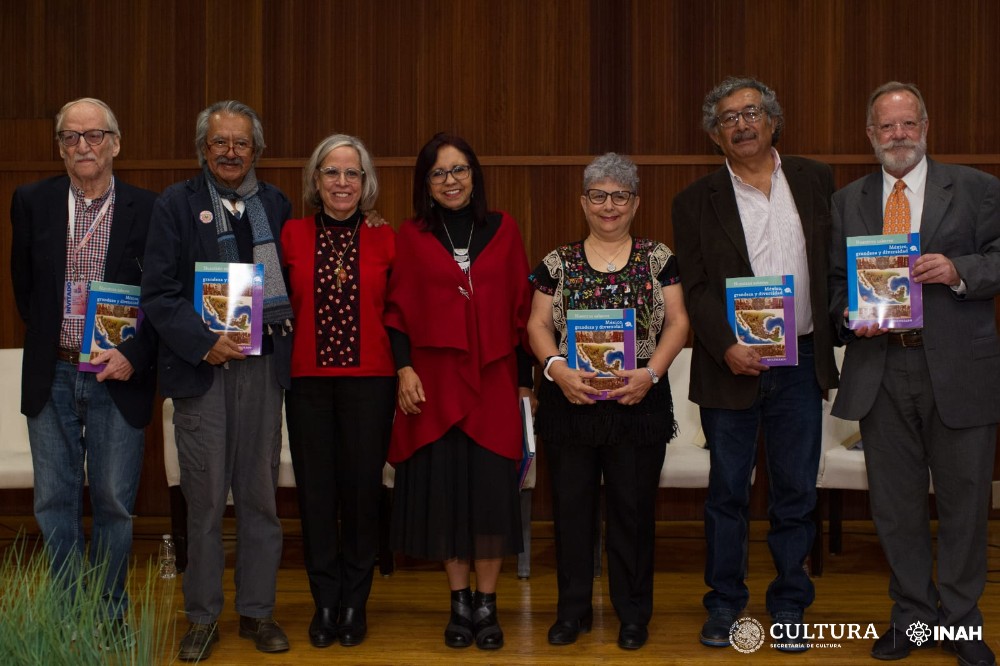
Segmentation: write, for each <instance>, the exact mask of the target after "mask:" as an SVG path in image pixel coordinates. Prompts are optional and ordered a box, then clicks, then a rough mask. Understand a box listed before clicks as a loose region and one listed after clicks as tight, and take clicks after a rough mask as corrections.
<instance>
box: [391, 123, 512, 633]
mask: <svg viewBox="0 0 1000 666" xmlns="http://www.w3.org/2000/svg"><path fill="white" fill-rule="evenodd" d="M413 208H414V218H413V219H412V220H407V221H406V222H404V223H403V225H402V226H401V227H400V230H399V236H398V244H397V248H398V254H397V258H396V265H395V266H394V267H393V271H392V275H391V276H390V280H389V295H388V303H387V305H388V307H387V310H386V326H387V327H389V333H390V336H391V338H392V343H393V345H392V346H393V353H394V354H395V359H396V368H397V375H398V377H399V389H398V396H397V401H398V410H397V412H396V419H395V422H394V424H393V433H392V443H391V445H390V449H389V462H390V463H392V464H393V465H394V466H395V467H396V483H395V504H394V509H393V526H392V544H393V549H394V550H401V551H403V552H405V553H407V554H409V555H411V556H415V557H419V558H422V559H428V560H440V561H443V562H444V568H445V571H446V573H447V576H448V583H449V586H450V588H451V618H450V621H449V622H448V625H447V627H446V628H445V632H444V640H445V644H446V645H448V646H449V647H454V648H464V647H468V646H470V645H472V643H475V644H476V646H477V647H479V648H480V649H484V650H488V649H497V648H500V647H502V646H503V631H502V630H501V628H500V624H499V621H498V619H497V600H496V584H497V579H498V577H499V574H500V566H501V564H502V562H503V558H504V557H505V556H507V555H513V554H517V553H519V552H520V551H521V548H522V544H521V520H520V503H519V495H518V476H517V471H518V460H519V458H520V457H521V439H522V435H521V418H520V413H519V407H518V398H519V395H527V396H531V395H532V392H531V386H532V380H531V366H532V360H531V357H530V355H529V354H528V353H527V351H526V346H525V345H526V343H527V336H526V333H525V325H526V323H527V319H528V312H529V309H530V298H531V291H530V287H529V285H528V282H527V280H526V279H525V277H526V276H527V274H528V261H527V258H526V257H525V254H524V245H523V243H522V241H521V233H520V231H519V230H518V227H517V223H516V222H515V221H514V219H513V218H512V217H510V216H509V215H508V214H506V213H503V212H499V211H491V210H490V208H489V207H488V205H487V200H486V187H485V183H484V178H483V171H482V168H481V167H480V165H479V160H478V159H477V158H476V154H475V153H474V152H473V150H472V148H471V147H470V146H469V145H468V144H467V143H466V142H465V140H463V139H461V138H459V137H457V136H451V135H448V134H443V133H442V134H437V135H435V136H434V137H433V138H432V139H431V140H430V141H429V142H428V143H427V144H426V145H425V146H424V147H423V148H422V149H421V151H420V154H419V155H418V156H417V163H416V167H415V169H414V177H413ZM473 563H474V564H475V572H476V592H475V594H473V593H472V590H471V587H470V569H471V567H472V564H473Z"/></svg>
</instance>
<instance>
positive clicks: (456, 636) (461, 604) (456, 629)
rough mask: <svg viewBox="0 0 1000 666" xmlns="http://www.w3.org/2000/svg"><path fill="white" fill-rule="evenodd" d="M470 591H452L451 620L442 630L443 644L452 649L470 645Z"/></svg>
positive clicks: (466, 589)
mask: <svg viewBox="0 0 1000 666" xmlns="http://www.w3.org/2000/svg"><path fill="white" fill-rule="evenodd" d="M472 635H473V625H472V590H470V589H469V588H465V589H464V590H452V593H451V619H450V620H448V626H447V627H445V628H444V644H445V645H447V646H448V647H453V648H466V647H469V646H470V645H472Z"/></svg>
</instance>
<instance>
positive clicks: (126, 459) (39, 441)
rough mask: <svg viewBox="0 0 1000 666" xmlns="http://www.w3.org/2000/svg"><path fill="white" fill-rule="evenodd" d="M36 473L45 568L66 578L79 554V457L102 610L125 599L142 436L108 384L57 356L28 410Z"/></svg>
mask: <svg viewBox="0 0 1000 666" xmlns="http://www.w3.org/2000/svg"><path fill="white" fill-rule="evenodd" d="M28 440H29V442H30V444H31V462H32V465H33V467H34V473H35V504H34V508H35V519H36V520H37V521H38V526H39V527H40V528H41V530H42V537H43V538H44V540H45V546H46V549H47V550H48V553H49V557H50V561H51V565H52V571H53V573H55V574H58V575H60V576H62V577H63V579H64V580H65V581H66V583H67V584H72V583H73V581H74V580H76V578H77V576H78V572H79V565H80V563H81V562H82V561H83V557H84V534H83V520H82V518H83V485H84V463H86V469H87V481H88V482H89V485H90V503H91V507H92V509H93V534H92V539H91V544H90V553H89V558H90V563H91V566H92V567H93V566H95V565H97V563H99V562H100V561H101V558H102V556H106V557H107V567H108V568H107V577H106V578H105V580H104V598H105V600H106V601H107V603H108V615H109V616H110V617H120V616H121V615H122V614H123V613H124V612H125V610H126V608H127V607H128V596H127V593H126V591H125V580H126V578H127V576H128V560H129V555H130V552H131V549H132V508H133V507H134V505H135V495H136V491H137V490H138V487H139V474H140V472H141V471H142V455H143V447H144V443H145V440H144V436H143V430H142V429H141V428H134V427H132V426H131V425H129V424H128V422H127V421H126V420H125V418H124V417H123V416H122V414H121V412H120V411H118V407H117V406H116V405H115V403H114V401H113V400H112V399H111V395H110V393H109V392H108V388H107V386H105V385H104V384H102V383H100V382H98V381H97V378H96V375H95V374H94V373H91V372H78V371H77V369H76V366H74V365H72V364H71V363H66V362H65V361H57V362H56V371H55V377H54V379H53V381H52V395H51V397H50V398H49V401H48V402H47V403H45V407H43V408H42V411H41V412H39V414H38V416H30V417H28Z"/></svg>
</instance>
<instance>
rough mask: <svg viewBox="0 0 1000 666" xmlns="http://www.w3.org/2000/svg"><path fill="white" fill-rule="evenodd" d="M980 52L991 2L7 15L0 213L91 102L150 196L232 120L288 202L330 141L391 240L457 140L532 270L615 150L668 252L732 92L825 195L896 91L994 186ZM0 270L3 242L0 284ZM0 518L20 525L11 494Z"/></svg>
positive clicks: (107, 9) (576, 214)
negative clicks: (438, 157)
mask: <svg viewBox="0 0 1000 666" xmlns="http://www.w3.org/2000/svg"><path fill="white" fill-rule="evenodd" d="M997 35H1000V3H996V2H994V1H993V0H954V1H953V2H948V3H942V2H938V1H937V0H907V1H902V0H703V1H701V2H690V1H688V0H627V1H620V0H530V1H529V0H506V1H505V2H495V1H491V0H424V1H422V2H401V1H399V0H338V1H336V2H333V1H329V2H328V1H325V0H177V1H175V2H154V1H153V0H31V1H29V2H23V1H21V0H0V89H2V90H4V91H5V94H4V95H2V96H0V122H2V123H3V130H2V131H0V202H7V201H9V200H10V196H11V194H12V192H13V190H14V188H15V187H16V186H17V185H18V184H21V183H24V182H29V181H32V180H36V179H39V178H42V177H45V176H47V175H51V174H56V173H59V172H61V171H62V170H63V167H62V164H61V162H60V161H59V156H58V150H57V149H56V145H55V142H54V141H53V138H52V136H53V124H52V118H53V116H54V115H55V113H56V111H58V109H59V108H60V107H61V106H62V104H63V103H64V102H66V101H68V100H70V99H74V98H76V97H81V96H95V97H99V98H101V99H103V100H105V101H107V102H108V103H109V104H110V105H111V106H112V108H114V109H115V111H116V113H117V115H118V118H119V121H120V124H121V128H122V132H123V139H122V151H121V154H120V155H119V158H118V160H117V162H116V164H115V170H116V173H117V174H118V176H119V177H121V178H123V179H125V180H127V181H129V182H131V183H134V184H137V185H142V186H145V187H148V188H150V189H154V190H161V189H163V188H164V187H166V186H167V185H169V184H170V183H172V182H175V181H177V180H181V179H183V178H186V177H188V176H190V175H191V174H193V173H194V171H195V168H196V162H195V159H194V145H193V136H194V131H193V130H194V119H195V116H196V114H197V113H198V111H200V110H201V109H202V108H204V107H205V106H207V105H208V104H209V103H211V102H213V101H216V100H218V99H225V98H236V99H240V100H241V101H244V102H246V103H248V104H250V105H251V106H253V107H254V108H255V109H257V111H258V112H259V113H260V115H261V117H262V119H263V121H264V128H265V136H266V139H267V144H268V147H267V150H266V151H265V153H264V158H263V160H262V162H261V164H260V168H259V172H260V175H261V177H263V178H264V179H266V180H269V181H271V182H273V183H275V184H277V185H278V186H279V187H281V188H282V189H283V190H284V191H285V192H286V193H288V195H289V197H290V198H291V199H292V200H293V201H298V199H299V198H300V194H301V168H302V165H303V164H304V162H305V160H306V158H307V157H308V155H309V154H310V153H311V151H312V149H313V147H314V146H315V144H316V143H317V142H318V141H319V140H320V139H321V138H323V137H324V136H326V135H327V134H330V133H332V132H335V131H336V132H346V133H350V134H356V135H358V136H360V137H361V138H362V139H364V140H365V142H366V143H367V145H368V146H369V148H370V149H371V151H372V153H373V154H374V155H375V156H376V161H377V164H378V166H379V178H380V181H381V183H382V195H381V197H380V199H379V203H378V207H379V210H380V211H381V212H382V213H383V214H384V215H385V216H386V217H387V218H388V219H390V220H392V221H393V222H398V221H399V220H401V219H403V218H405V217H406V216H407V215H408V214H409V201H410V188H411V182H412V180H411V179H412V169H411V165H412V163H413V159H414V155H415V154H416V152H417V150H418V149H419V147H420V146H421V145H422V144H423V143H424V142H425V141H426V140H427V139H428V138H429V137H430V136H431V135H432V134H433V133H435V132H437V131H439V130H450V131H454V132H456V133H459V134H461V135H463V136H465V137H466V138H467V139H468V140H469V142H470V143H471V144H472V145H473V146H474V147H475V148H476V150H477V152H478V153H479V156H480V158H481V160H482V162H483V163H484V165H485V167H486V177H487V181H488V183H487V185H488V192H489V197H490V202H491V205H492V206H493V207H496V208H503V209H506V210H509V211H510V212H511V213H512V214H513V215H514V216H515V217H516V218H517V219H518V220H519V222H520V223H521V225H522V232H523V234H524V238H525V244H526V247H527V251H528V255H529V259H530V260H531V261H532V262H536V261H538V260H539V259H540V258H541V257H542V256H543V254H544V253H545V252H546V251H548V250H549V249H551V248H552V247H553V246H555V245H556V244H558V243H562V242H565V241H567V240H570V239H574V238H579V237H581V236H582V235H583V234H584V232H585V227H584V222H583V218H582V214H581V212H580V208H579V206H578V203H577V201H578V196H579V189H580V178H581V174H582V169H583V166H584V165H585V164H586V163H587V162H588V161H589V160H590V158H591V157H592V156H593V155H595V154H598V153H601V152H604V151H608V150H615V151H618V152H622V153H627V154H629V155H632V156H633V157H634V159H635V160H636V161H637V162H638V163H639V164H640V177H641V179H642V187H641V193H642V208H641V209H640V212H639V214H638V217H637V220H636V224H635V232H636V233H639V234H643V235H648V236H652V237H655V238H657V239H661V240H664V241H665V242H667V243H668V244H670V243H671V242H672V233H671V229H670V203H671V200H672V199H673V197H674V195H675V194H677V193H678V192H679V191H680V190H682V189H683V188H684V187H686V186H687V185H688V184H689V183H691V182H692V181H693V180H695V179H696V178H698V177H700V176H702V175H705V174H707V173H709V172H710V171H712V170H713V169H714V168H716V167H717V165H718V164H719V159H718V158H716V157H714V156H712V152H711V149H710V148H711V144H710V142H709V140H708V138H707V137H706V136H705V134H704V132H703V131H702V130H701V101H702V98H703V96H704V94H705V93H706V92H707V91H708V90H709V89H710V88H711V87H712V86H713V85H714V84H715V83H717V82H718V81H720V80H721V79H722V78H724V77H725V76H727V75H730V74H747V75H752V76H755V77H757V78H759V79H761V80H763V81H765V82H767V83H768V84H769V85H771V86H772V87H773V88H774V89H775V90H776V91H777V93H778V98H779V100H780V101H781V103H782V105H783V107H784V110H785V121H786V122H785V124H786V129H785V133H784V135H783V136H782V139H781V143H780V145H779V149H780V150H781V151H782V152H786V153H794V154H803V155H807V156H811V157H814V158H816V159H820V160H824V161H827V162H830V163H832V164H834V167H835V172H836V176H837V181H838V183H839V184H840V185H844V184H846V183H848V182H850V181H851V180H853V179H855V178H857V177H859V176H861V175H863V174H865V173H867V172H868V171H870V170H871V169H872V168H873V166H872V165H873V164H874V161H873V159H872V158H871V155H870V152H871V151H870V147H869V145H868V142H867V139H866V138H865V135H864V127H863V126H864V114H865V103H866V100H867V96H868V93H869V91H870V90H872V89H873V88H874V87H875V86H877V85H878V84H880V83H882V82H884V81H886V80H890V79H898V80H902V81H912V82H914V83H916V84H917V85H918V86H919V87H920V88H921V90H922V91H923V93H924V95H925V97H926V100H927V104H928V109H929V114H930V118H931V123H930V135H929V140H928V143H929V148H930V152H931V154H932V155H934V156H936V157H937V158H939V159H943V160H946V161H954V162H961V163H967V164H972V165H974V166H977V167H979V168H982V169H984V170H986V171H989V172H991V173H993V174H997V175H1000V123H997V122H995V121H994V118H993V114H994V113H995V112H996V107H997V98H996V91H997V90H998V89H1000V85H998V84H1000V80H998V79H1000V67H998V66H997V63H1000V40H997ZM4 205H5V204H4ZM304 211H305V208H304V206H303V205H302V204H301V202H299V203H298V204H297V208H296V212H297V213H303V212H304ZM9 256H10V227H9V224H6V219H5V223H4V224H2V225H0V271H3V273H2V274H3V275H6V274H7V271H8V267H9ZM3 282H4V283H5V284H6V283H8V281H7V280H3ZM0 317H2V319H0V347H17V346H21V345H22V337H23V326H22V325H21V322H20V320H19V318H18V316H17V313H16V309H15V307H14V303H13V295H12V293H11V291H10V289H9V287H0ZM4 380H5V382H6V388H4V389H0V390H16V389H15V388H14V387H16V381H15V378H4ZM148 434H149V436H148V444H147V451H148V455H147V464H146V469H145V471H144V474H143V482H142V487H141V489H140V497H139V502H138V507H137V510H138V512H140V513H142V514H146V515H161V514H165V513H167V511H168V503H167V497H166V490H165V488H164V482H163V474H162V451H161V448H162V444H161V438H160V434H159V427H158V423H154V426H153V427H151V428H150V430H149V433H148ZM543 477H544V475H543ZM540 483H541V485H542V489H541V490H542V491H541V492H539V493H536V499H537V503H536V518H546V517H547V516H548V500H547V492H545V485H547V484H546V483H545V480H544V478H543V479H542V480H541V482H540ZM762 486H763V484H761V483H758V484H757V489H758V490H757V491H755V492H756V495H755V503H754V515H755V517H763V516H764V515H765V514H766V499H765V498H764V496H763V491H764V489H763V488H762ZM702 497H703V496H701V495H699V494H698V493H697V492H677V493H671V494H669V495H665V496H664V498H663V501H662V502H661V507H660V512H659V514H660V516H661V517H669V518H697V517H699V516H700V507H699V503H700V501H701V499H702ZM0 501H2V502H3V504H4V505H5V508H7V509H8V510H24V511H30V499H25V495H24V494H23V493H20V494H18V493H6V494H0ZM293 504H294V500H292V499H290V498H287V497H286V501H285V502H283V506H285V507H286V508H287V509H288V510H289V511H293V510H294V506H293ZM854 510H855V515H861V514H863V512H864V505H863V500H858V501H857V502H855V507H854Z"/></svg>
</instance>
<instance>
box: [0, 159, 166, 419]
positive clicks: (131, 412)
mask: <svg viewBox="0 0 1000 666" xmlns="http://www.w3.org/2000/svg"><path fill="white" fill-rule="evenodd" d="M68 197H69V176H65V175H64V176H55V177H53V178H48V179H46V180H41V181H38V182H36V183H30V184H28V185H22V186H21V187H19V188H17V190H15V191H14V197H13V200H12V201H11V205H10V219H11V223H12V224H13V227H14V233H13V241H12V244H11V257H10V273H11V281H12V283H13V285H14V299H15V300H16V301H17V309H18V312H19V313H20V315H21V319H23V320H24V323H25V325H26V326H27V330H26V331H25V336H24V365H23V370H22V373H21V411H22V412H23V413H24V414H26V415H27V416H37V415H38V413H39V412H41V411H42V408H43V407H44V406H45V403H46V402H47V401H48V400H49V396H50V394H51V390H52V380H53V377H54V376H55V368H56V352H57V351H58V349H59V329H60V328H61V326H62V306H63V290H64V286H65V280H66V233H67V230H68V225H69V213H68V209H67V199H68ZM155 199H156V193H155V192H150V191H149V190H143V189H139V188H137V187H132V186H131V185H128V184H127V183H123V182H122V181H121V180H120V179H118V178H116V179H115V211H114V216H113V217H112V218H111V237H110V239H109V240H108V252H107V256H106V258H105V265H104V280H105V281H107V282H118V283H121V284H132V285H138V284H139V281H140V280H141V279H142V266H143V264H144V260H143V252H144V251H145V249H146V232H147V230H148V229H149V216H150V213H151V211H152V208H153V201H154V200H155ZM118 349H119V351H121V353H122V354H123V355H124V356H125V358H127V359H128V360H129V362H130V363H131V364H132V368H133V369H134V370H135V373H134V374H133V375H132V377H131V378H129V380H128V381H127V382H120V381H109V382H108V391H109V392H110V393H111V398H112V399H113V400H114V401H115V405H117V406H118V409H119V410H121V413H122V415H123V416H124V417H125V420H126V421H128V422H129V424H130V425H132V426H133V427H136V428H143V427H145V426H146V424H148V423H149V420H150V417H151V416H152V409H153V393H154V392H155V390H156V369H155V359H156V333H155V331H154V330H153V328H152V327H151V326H140V327H139V332H138V334H137V335H136V336H135V337H134V338H131V339H129V340H127V341H125V342H124V343H122V344H121V346H119V347H118Z"/></svg>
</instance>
